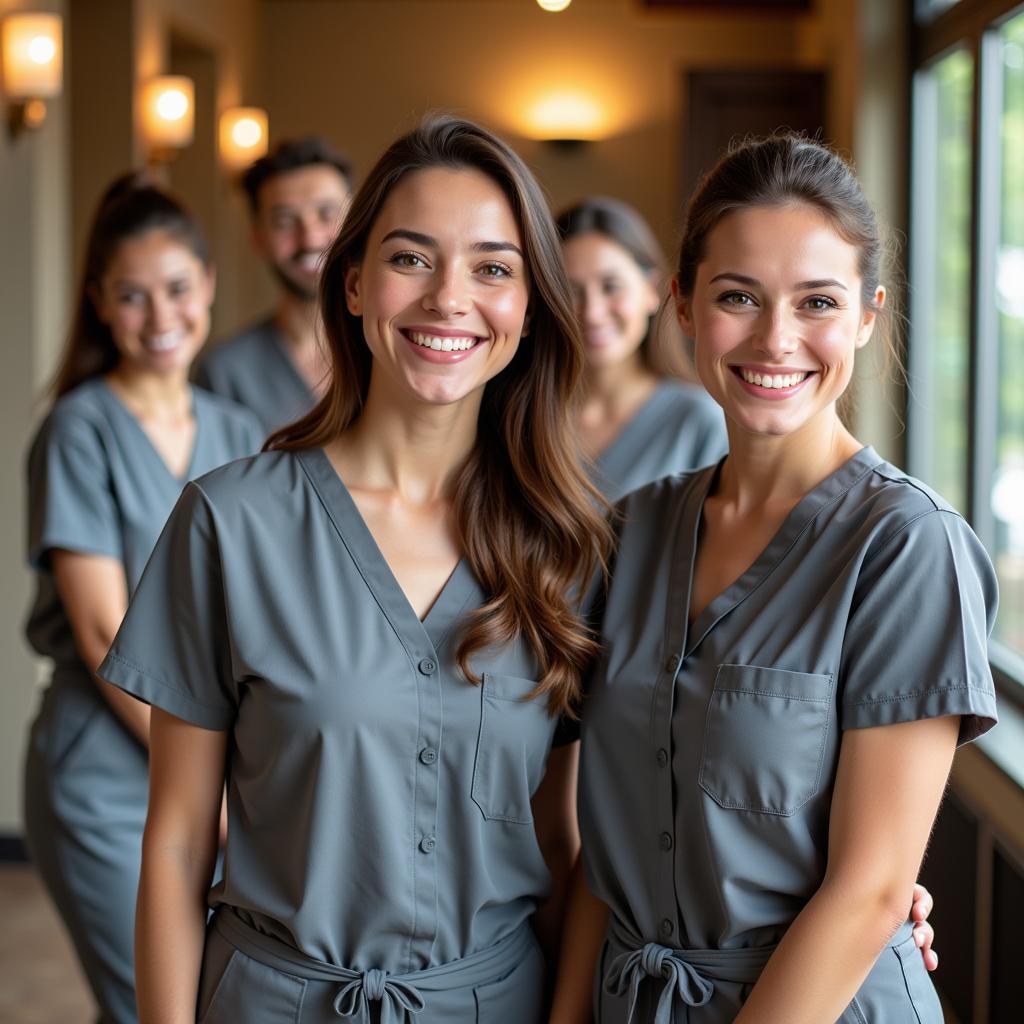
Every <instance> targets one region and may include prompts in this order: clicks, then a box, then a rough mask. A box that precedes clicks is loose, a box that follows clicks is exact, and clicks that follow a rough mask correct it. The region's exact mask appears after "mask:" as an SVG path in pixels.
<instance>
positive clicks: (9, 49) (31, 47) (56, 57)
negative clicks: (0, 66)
mask: <svg viewBox="0 0 1024 1024" xmlns="http://www.w3.org/2000/svg"><path fill="white" fill-rule="evenodd" d="M63 48H64V46H63V32H62V25H61V18H60V15H59V14H11V15H9V16H8V17H6V18H4V23H3V59H4V92H5V94H6V95H7V97H8V99H11V100H30V99H47V98H49V97H51V96H59V95H60V91H61V85H62V73H63V66H64V60H63Z"/></svg>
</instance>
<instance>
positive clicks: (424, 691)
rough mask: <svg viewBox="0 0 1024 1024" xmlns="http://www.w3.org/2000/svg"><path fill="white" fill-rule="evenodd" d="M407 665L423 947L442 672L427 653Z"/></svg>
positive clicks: (429, 924)
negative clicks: (415, 706) (413, 697)
mask: <svg viewBox="0 0 1024 1024" xmlns="http://www.w3.org/2000/svg"><path fill="white" fill-rule="evenodd" d="M410 653H411V654H412V662H413V665H414V666H415V675H416V678H417V685H416V693H417V698H418V701H419V733H418V735H417V738H416V748H415V750H416V753H415V755H414V756H415V760H414V762H413V763H414V765H415V767H416V773H415V780H416V783H415V784H416V798H415V799H416V804H415V807H416V812H415V818H414V827H415V833H414V838H413V842H414V843H415V848H416V859H415V863H414V867H413V898H414V901H415V932H414V934H415V937H416V939H417V941H418V942H419V941H422V942H423V944H424V945H423V948H424V949H426V948H427V946H428V945H429V944H430V943H432V942H433V941H434V938H435V936H436V934H437V885H438V878H437V872H438V858H437V857H435V856H434V854H435V853H436V851H437V846H438V843H439V842H440V838H439V836H438V834H437V808H438V799H439V791H440V785H441V772H440V770H439V769H440V764H439V762H440V751H439V747H438V739H439V737H440V736H441V734H442V708H443V702H442V698H441V689H442V686H443V684H444V678H445V675H444V672H443V671H441V669H440V658H439V657H438V656H437V655H436V654H435V653H434V652H433V651H432V650H431V649H430V648H429V647H425V648H424V647H422V646H421V647H420V649H419V650H418V651H417V650H415V649H414V650H413V651H411V652H410Z"/></svg>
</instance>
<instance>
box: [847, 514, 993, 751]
mask: <svg viewBox="0 0 1024 1024" xmlns="http://www.w3.org/2000/svg"><path fill="white" fill-rule="evenodd" d="M996 606H997V587H996V578H995V572H994V571H993V568H992V564H991V562H990V561H989V558H988V555H987V554H986V553H985V550H984V548H983V547H982V545H981V542H980V541H979V540H978V538H977V537H976V536H975V535H974V533H973V532H972V531H971V528H970V527H969V526H968V525H967V523H966V522H965V521H964V520H963V518H962V517H961V516H959V515H957V514H956V513H954V512H951V511H948V510H943V509H937V510H935V511H930V512H927V513H925V514H924V515H922V516H920V517H918V518H917V519H914V520H912V521H911V522H910V523H908V524H906V525H905V526H903V527H902V528H901V529H899V530H898V531H897V532H896V533H895V535H893V536H890V537H888V538H886V539H884V540H883V541H882V543H881V545H880V547H879V548H878V549H877V550H876V551H874V552H872V553H869V555H868V557H867V559H866V560H865V563H864V565H863V566H862V568H861V572H860V577H859V580H858V584H857V590H856V594H855V598H854V604H853V607H852V609H851V616H850V621H849V625H848V627H847V631H846V636H845V639H844V643H843V656H842V665H841V669H840V679H839V685H840V687H841V692H842V712H841V723H842V727H843V728H844V729H856V728H864V727H867V726H874V725H889V724H893V723H897V722H910V721H915V720H917V719H922V718H935V717H939V716H942V715H960V716H962V717H961V723H960V739H959V742H961V743H966V742H968V741H969V740H973V739H975V738H977V737H978V736H980V735H981V734H982V733H984V732H986V731H988V729H990V728H991V727H992V726H993V725H995V722H996V704H995V687H994V686H993V682H992V673H991V671H990V669H989V663H988V636H989V634H990V633H991V631H992V626H993V624H994V622H995V615H996Z"/></svg>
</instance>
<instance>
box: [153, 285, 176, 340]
mask: <svg viewBox="0 0 1024 1024" xmlns="http://www.w3.org/2000/svg"><path fill="white" fill-rule="evenodd" d="M147 313H148V320H149V328H150V330H152V331H155V332H157V333H159V332H161V331H166V330H169V329H170V328H171V327H173V326H174V325H175V323H176V322H177V310H176V308H175V303H174V299H173V298H172V297H171V296H170V295H162V294H160V293H156V294H154V295H150V297H149V302H148V304H147Z"/></svg>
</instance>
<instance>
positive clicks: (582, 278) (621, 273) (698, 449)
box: [557, 196, 726, 501]
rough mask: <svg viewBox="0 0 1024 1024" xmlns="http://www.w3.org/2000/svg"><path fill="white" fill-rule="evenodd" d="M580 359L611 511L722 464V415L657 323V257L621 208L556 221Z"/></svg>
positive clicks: (586, 204) (602, 204)
mask: <svg viewBox="0 0 1024 1024" xmlns="http://www.w3.org/2000/svg"><path fill="white" fill-rule="evenodd" d="M557 224H558V230H559V233H560V235H561V238H562V254H563V256H564V258H565V267H566V271H567V273H568V275H569V280H570V282H571V283H572V289H573V295H574V297H575V300H576V315H577V316H578V318H579V321H580V327H581V329H582V332H583V341H584V344H585V346H586V353H587V374H586V399H585V402H584V405H583V409H582V411H581V415H580V435H581V438H582V441H583V447H584V452H585V454H586V455H587V456H588V457H589V458H590V459H591V460H592V462H593V473H594V478H595V483H596V484H597V485H598V487H600V488H601V490H602V491H603V492H604V494H605V496H606V497H607V498H608V499H609V500H611V501H615V500H617V499H618V498H620V497H622V495H624V494H626V493H628V492H629V491H633V490H636V488H638V487H641V486H643V485H644V484H646V483H650V482H651V481H652V480H657V479H658V478H659V477H663V476H668V475H669V474H672V473H682V472H684V471H686V470H690V469H696V468H698V467H699V466H705V465H707V464H708V463H711V462H714V461H716V460H717V459H719V458H720V457H721V456H722V455H723V454H725V449H726V436H725V422H724V420H723V419H722V413H721V410H720V409H719V408H718V406H717V405H715V403H714V402H713V401H712V400H711V399H710V398H709V397H708V395H707V394H706V393H705V391H704V389H703V388H702V387H701V386H700V385H699V384H696V383H694V380H695V378H694V375H693V372H692V369H691V367H690V365H689V358H688V355H687V351H686V347H685V342H684V339H683V337H682V335H681V333H680V332H679V328H678V326H677V325H676V324H675V321H674V317H672V316H661V315H660V313H661V311H662V308H663V305H664V300H665V297H666V295H667V293H668V290H667V273H666V267H667V264H666V261H665V256H664V254H663V253H662V251H661V247H660V246H659V245H658V242H657V239H656V238H655V237H654V232H653V231H651V229H650V227H649V226H648V224H647V222H646V221H645V220H644V219H643V217H641V216H640V214H639V213H638V212H637V211H636V210H634V209H633V207H631V206H629V205H628V204H627V203H623V202H620V201H619V200H617V199H611V198H608V197H606V196H595V197H593V198H591V199H586V200H584V201H583V202H580V203H577V204H575V205H574V206H570V207H569V208H568V209H566V210H563V211H562V212H561V213H560V214H559V215H558V217H557Z"/></svg>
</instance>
